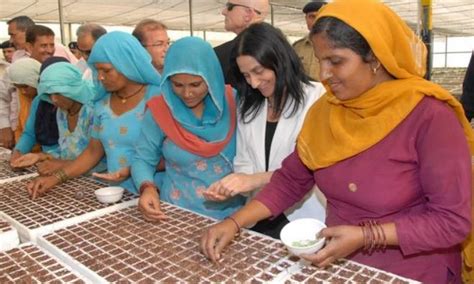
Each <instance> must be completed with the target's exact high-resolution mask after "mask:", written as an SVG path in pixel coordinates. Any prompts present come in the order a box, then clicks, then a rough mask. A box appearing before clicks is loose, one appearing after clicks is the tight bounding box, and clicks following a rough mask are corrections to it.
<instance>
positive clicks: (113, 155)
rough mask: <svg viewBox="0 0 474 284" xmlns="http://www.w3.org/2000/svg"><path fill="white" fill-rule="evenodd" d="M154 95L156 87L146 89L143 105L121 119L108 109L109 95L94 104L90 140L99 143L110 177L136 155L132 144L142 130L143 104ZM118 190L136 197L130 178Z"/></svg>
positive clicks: (123, 115)
mask: <svg viewBox="0 0 474 284" xmlns="http://www.w3.org/2000/svg"><path fill="white" fill-rule="evenodd" d="M156 94H159V87H157V86H153V85H148V86H147V91H146V94H145V96H144V97H143V99H142V101H141V102H140V103H139V104H137V106H135V107H134V108H133V109H131V110H129V111H127V112H125V113H123V114H121V115H116V114H115V113H114V112H113V111H112V109H111V108H110V94H109V95H107V96H106V97H104V98H103V99H102V100H100V101H98V102H97V103H96V105H95V114H94V127H93V131H92V137H93V138H95V139H98V140H100V142H101V143H102V146H103V147H104V151H105V155H106V160H107V169H108V172H110V173H113V172H116V171H118V170H120V169H121V168H124V167H128V166H130V165H131V163H132V159H133V157H134V155H135V148H134V144H135V142H136V141H137V140H138V137H139V134H140V130H141V125H142V121H143V115H144V112H145V103H146V101H147V100H148V99H149V98H151V97H152V96H153V95H156ZM120 186H122V187H123V188H125V189H127V190H128V191H130V192H132V193H137V189H136V188H135V186H134V185H133V183H132V182H131V178H128V179H127V180H125V181H123V182H122V183H121V184H120Z"/></svg>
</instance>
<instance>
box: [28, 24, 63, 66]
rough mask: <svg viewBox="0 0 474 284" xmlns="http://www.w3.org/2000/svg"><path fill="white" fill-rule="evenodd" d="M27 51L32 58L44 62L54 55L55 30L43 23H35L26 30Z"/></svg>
mask: <svg viewBox="0 0 474 284" xmlns="http://www.w3.org/2000/svg"><path fill="white" fill-rule="evenodd" d="M25 48H26V51H27V52H28V54H29V55H30V57H31V58H33V59H36V60H37V61H39V63H43V62H44V61H45V60H46V59H48V58H49V57H51V56H53V55H54V52H55V50H56V48H55V45H54V32H53V30H51V29H50V28H48V27H46V26H42V25H34V26H31V27H29V28H28V30H27V31H26V44H25Z"/></svg>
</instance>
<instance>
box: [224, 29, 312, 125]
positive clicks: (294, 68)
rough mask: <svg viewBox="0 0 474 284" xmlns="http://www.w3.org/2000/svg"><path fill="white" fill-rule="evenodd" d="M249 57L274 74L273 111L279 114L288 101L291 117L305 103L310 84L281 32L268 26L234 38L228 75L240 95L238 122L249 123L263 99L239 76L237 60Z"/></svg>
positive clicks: (247, 31)
mask: <svg viewBox="0 0 474 284" xmlns="http://www.w3.org/2000/svg"><path fill="white" fill-rule="evenodd" d="M241 55H248V56H251V57H253V58H255V60H257V61H258V62H259V63H260V64H261V65H262V66H263V67H265V68H268V69H271V70H273V72H275V77H276V80H275V91H274V94H273V97H274V106H272V107H273V108H274V110H275V111H276V112H277V113H281V112H282V111H283V109H285V107H286V104H287V103H288V102H291V103H292V110H291V112H290V114H289V116H292V115H294V114H295V113H296V112H297V111H298V108H299V107H300V106H301V105H302V104H303V103H304V86H303V83H304V84H309V77H308V76H307V75H306V74H305V71H304V68H303V64H302V63H301V60H300V59H299V57H298V55H297V54H296V52H295V50H294V49H293V47H292V46H291V45H290V44H289V43H288V41H287V40H286V38H285V36H284V35H283V33H282V32H281V31H280V30H279V29H277V28H274V27H273V26H271V25H270V24H267V23H257V24H253V25H251V26H249V27H248V28H247V29H245V30H244V31H243V32H242V33H240V34H239V36H238V37H237V38H236V44H235V45H234V48H233V50H232V53H231V61H230V62H231V63H230V64H231V73H232V76H234V79H235V80H234V81H235V87H236V88H237V90H238V92H239V105H240V110H241V119H242V121H244V123H249V122H251V121H252V120H253V119H254V118H255V117H256V116H257V114H258V112H259V111H260V108H261V107H262V105H263V103H264V100H265V97H264V96H263V95H262V94H261V93H260V91H259V90H257V89H253V88H252V86H250V85H249V84H248V83H247V81H246V80H245V78H244V76H243V75H242V74H241V73H240V69H239V67H238V65H237V62H236V59H237V57H239V56H241Z"/></svg>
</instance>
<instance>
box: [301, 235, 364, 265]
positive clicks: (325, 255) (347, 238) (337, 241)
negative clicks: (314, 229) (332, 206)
mask: <svg viewBox="0 0 474 284" xmlns="http://www.w3.org/2000/svg"><path fill="white" fill-rule="evenodd" d="M319 236H320V237H325V238H326V246H325V247H324V248H323V249H321V250H320V251H318V252H317V253H316V254H309V255H302V257H303V258H304V259H306V260H308V261H310V262H312V263H313V264H314V265H315V266H318V267H326V266H328V265H329V264H331V263H332V262H334V261H335V260H337V259H339V258H343V257H346V256H348V255H350V254H351V253H353V252H354V251H356V250H358V249H360V248H362V247H363V246H364V233H363V231H362V228H361V227H359V226H335V227H330V228H326V229H323V230H322V231H321V233H320V235H319Z"/></svg>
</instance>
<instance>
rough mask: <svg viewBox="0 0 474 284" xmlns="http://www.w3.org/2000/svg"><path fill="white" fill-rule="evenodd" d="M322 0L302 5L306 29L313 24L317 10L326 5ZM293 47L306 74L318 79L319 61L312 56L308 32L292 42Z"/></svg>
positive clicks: (311, 45) (309, 29)
mask: <svg viewBox="0 0 474 284" xmlns="http://www.w3.org/2000/svg"><path fill="white" fill-rule="evenodd" d="M326 4H327V3H326V2H324V1H313V2H309V3H307V4H306V5H305V6H304V7H303V13H304V14H305V20H306V26H307V27H308V31H311V28H312V27H313V24H314V22H315V20H316V17H317V16H318V11H319V9H321V7H323V6H324V5H326ZM293 48H294V49H295V51H296V53H297V54H298V56H299V57H300V59H301V61H302V62H303V67H304V70H305V71H306V74H307V75H308V76H309V77H311V78H312V79H313V80H315V81H319V61H318V59H317V58H316V56H314V51H313V44H312V43H311V40H310V39H309V34H308V35H306V36H305V37H303V38H302V39H299V40H297V41H296V42H295V43H294V44H293Z"/></svg>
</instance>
